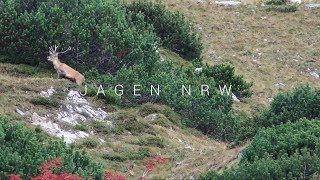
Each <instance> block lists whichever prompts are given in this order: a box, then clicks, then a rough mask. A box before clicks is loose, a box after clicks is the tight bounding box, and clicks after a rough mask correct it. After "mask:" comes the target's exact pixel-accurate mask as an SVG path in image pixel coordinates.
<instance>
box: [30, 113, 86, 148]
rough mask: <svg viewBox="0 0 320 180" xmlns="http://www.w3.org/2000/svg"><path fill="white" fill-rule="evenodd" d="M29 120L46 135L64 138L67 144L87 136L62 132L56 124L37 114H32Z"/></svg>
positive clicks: (80, 133) (79, 132)
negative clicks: (38, 126)
mask: <svg viewBox="0 0 320 180" xmlns="http://www.w3.org/2000/svg"><path fill="white" fill-rule="evenodd" d="M31 120H32V124H34V125H40V126H41V128H42V129H43V130H44V131H45V132H47V133H48V134H50V135H52V136H56V137H59V138H62V137H64V141H65V142H66V143H67V144H70V143H73V142H75V141H76V140H77V139H79V138H85V137H88V136H89V134H88V133H86V132H83V131H78V132H75V133H73V132H69V131H64V130H62V129H61V128H60V126H59V125H58V124H57V123H53V122H51V121H49V120H48V119H47V118H46V117H41V116H39V115H38V114H37V113H33V115H32V117H31Z"/></svg>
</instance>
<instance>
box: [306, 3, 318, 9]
mask: <svg viewBox="0 0 320 180" xmlns="http://www.w3.org/2000/svg"><path fill="white" fill-rule="evenodd" d="M304 6H305V7H306V8H308V9H317V8H320V4H306V5H304Z"/></svg>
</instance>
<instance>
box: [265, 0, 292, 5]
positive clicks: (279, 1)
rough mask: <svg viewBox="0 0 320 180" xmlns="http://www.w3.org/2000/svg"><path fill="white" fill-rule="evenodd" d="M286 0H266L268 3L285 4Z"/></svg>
mask: <svg viewBox="0 0 320 180" xmlns="http://www.w3.org/2000/svg"><path fill="white" fill-rule="evenodd" d="M287 2H288V1H287V0H269V1H267V2H266V4H268V5H282V4H286V3H287Z"/></svg>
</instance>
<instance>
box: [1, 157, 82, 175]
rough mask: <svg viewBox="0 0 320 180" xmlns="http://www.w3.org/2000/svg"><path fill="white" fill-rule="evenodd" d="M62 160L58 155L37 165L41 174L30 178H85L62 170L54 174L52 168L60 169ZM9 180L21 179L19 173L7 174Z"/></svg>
mask: <svg viewBox="0 0 320 180" xmlns="http://www.w3.org/2000/svg"><path fill="white" fill-rule="evenodd" d="M61 163H62V160H61V158H60V157H57V158H54V159H52V160H51V161H49V162H44V163H42V164H41V166H40V167H39V170H40V172H41V174H40V175H39V176H37V177H32V178H31V180H85V179H84V178H82V177H80V176H78V175H72V174H68V173H66V172H62V173H61V174H54V173H53V172H52V170H51V169H52V168H57V169H61ZM7 176H8V177H9V180H21V178H20V175H15V174H9V175H7Z"/></svg>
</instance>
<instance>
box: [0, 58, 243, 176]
mask: <svg viewBox="0 0 320 180" xmlns="http://www.w3.org/2000/svg"><path fill="white" fill-rule="evenodd" d="M0 79H1V84H0V85H1V86H0V88H1V89H0V93H1V96H0V106H1V107H0V110H1V111H0V114H1V115H7V116H10V117H11V119H12V120H15V121H17V122H19V123H22V124H25V125H26V126H27V127H29V128H31V129H34V128H35V127H36V126H34V125H31V124H30V123H31V116H32V113H34V112H36V113H38V114H39V115H46V114H48V113H51V114H55V113H58V111H59V108H58V107H46V106H43V105H35V104H33V103H32V100H33V99H35V98H36V97H38V96H39V94H40V92H41V91H43V90H47V89H49V88H50V87H51V86H52V87H54V88H55V89H56V90H57V91H58V94H59V96H54V97H53V98H52V99H51V100H52V101H54V100H56V101H59V102H60V101H61V100H62V102H61V103H63V99H64V98H65V97H66V93H67V91H68V89H70V88H72V89H78V90H81V88H78V87H76V86H75V85H74V84H72V83H71V82H69V81H67V80H59V79H56V74H55V73H53V72H50V71H49V72H48V71H47V70H46V69H42V68H35V67H32V66H29V65H12V64H7V63H1V64H0ZM88 100H89V102H91V103H92V104H93V105H94V106H96V107H102V108H103V109H104V110H106V111H107V112H108V113H109V117H108V120H111V121H113V122H116V123H117V124H121V122H127V121H128V120H132V119H137V121H138V122H139V123H146V124H150V126H148V128H146V129H142V130H141V133H135V126H136V125H138V124H131V125H129V126H128V127H127V128H128V129H129V130H125V131H124V132H117V130H116V129H114V130H113V131H112V130H110V129H108V127H106V126H105V125H104V124H103V123H99V122H97V121H92V122H87V123H84V124H81V127H80V126H76V127H72V126H71V125H68V124H65V123H59V125H60V126H61V127H62V129H64V130H67V131H73V130H75V129H81V130H83V131H85V132H90V131H94V132H95V135H94V136H91V137H90V138H85V139H81V140H79V141H78V142H76V143H75V146H76V147H77V148H79V149H85V150H86V151H87V152H88V154H89V155H90V157H91V158H92V159H94V160H97V161H98V162H101V163H102V164H103V166H104V168H105V169H109V170H112V171H115V172H117V173H120V174H123V175H126V177H128V179H137V178H138V177H140V176H141V175H142V174H143V172H144V164H145V162H146V161H147V160H148V156H152V155H161V156H163V157H165V158H168V160H169V161H168V163H167V164H165V165H160V166H157V168H156V169H155V170H154V172H151V173H150V176H149V177H150V178H151V179H153V178H156V177H158V178H169V179H182V178H183V177H189V176H198V175H200V174H201V173H202V172H204V171H205V170H206V169H207V168H208V167H211V168H213V169H215V170H217V171H221V170H223V167H224V166H233V165H235V164H237V162H238V159H237V154H238V153H239V152H240V150H242V149H243V148H244V147H245V146H246V145H243V146H240V147H237V148H231V149H230V148H229V147H228V144H227V143H223V142H218V141H215V140H213V139H210V138H209V137H207V136H204V135H202V134H201V132H198V131H197V130H194V129H190V128H184V127H182V126H181V124H180V121H181V118H180V117H179V116H178V115H177V114H175V113H174V112H172V110H171V112H170V111H169V112H170V113H168V112H167V111H168V110H170V108H168V107H167V106H164V105H157V104H145V105H142V106H138V107H136V108H130V109H119V108H117V107H114V106H113V105H108V104H107V105H106V104H103V102H100V100H98V99H96V98H95V97H92V98H88ZM17 108H18V109H20V110H22V111H23V112H26V115H25V116H21V115H20V114H18V113H17V112H16V109H17ZM166 112H167V113H166ZM155 114H156V118H155V120H151V119H152V115H155ZM164 114H167V115H164ZM150 115H151V116H150ZM169 119H170V120H169ZM44 136H46V135H45V134H44ZM99 138H102V139H104V140H105V142H104V143H101V142H100V141H99V140H98V139H99ZM131 165H134V168H133V169H132V172H133V174H132V175H131V174H130V173H129V169H130V168H129V167H130V166H131Z"/></svg>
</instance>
